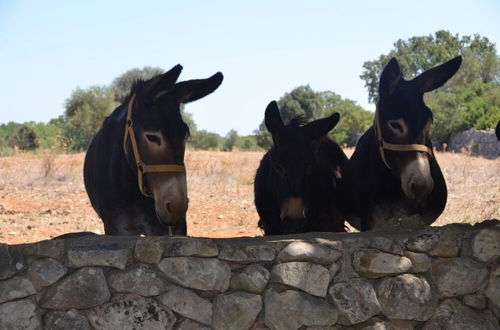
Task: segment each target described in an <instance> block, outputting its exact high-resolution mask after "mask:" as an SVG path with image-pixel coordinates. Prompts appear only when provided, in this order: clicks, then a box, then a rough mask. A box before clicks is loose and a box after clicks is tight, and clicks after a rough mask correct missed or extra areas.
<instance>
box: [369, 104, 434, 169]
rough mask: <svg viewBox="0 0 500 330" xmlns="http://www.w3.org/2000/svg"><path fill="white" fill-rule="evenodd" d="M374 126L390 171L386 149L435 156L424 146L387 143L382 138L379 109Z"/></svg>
mask: <svg viewBox="0 0 500 330" xmlns="http://www.w3.org/2000/svg"><path fill="white" fill-rule="evenodd" d="M374 126H375V136H376V137H377V141H378V150H379V153H380V157H381V158H382V161H383V162H384V164H385V166H387V168H388V169H391V167H390V166H389V163H388V162H387V160H386V159H385V152H384V149H386V150H392V151H421V152H426V153H427V154H429V155H431V156H433V152H432V149H431V148H429V147H428V146H426V145H424V144H392V143H388V142H385V141H384V137H383V136H382V128H381V127H380V118H379V115H378V107H377V108H376V109H375V119H374Z"/></svg>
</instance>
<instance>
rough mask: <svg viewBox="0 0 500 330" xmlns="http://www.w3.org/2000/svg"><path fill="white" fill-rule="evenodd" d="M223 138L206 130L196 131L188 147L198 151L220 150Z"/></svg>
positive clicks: (188, 142)
mask: <svg viewBox="0 0 500 330" xmlns="http://www.w3.org/2000/svg"><path fill="white" fill-rule="evenodd" d="M222 141H223V138H222V137H221V136H220V135H219V134H217V133H211V132H207V131H206V130H199V131H195V132H193V133H192V134H191V137H190V138H189V139H188V141H187V145H188V146H189V147H191V148H193V149H196V150H219V149H220V146H221V145H222Z"/></svg>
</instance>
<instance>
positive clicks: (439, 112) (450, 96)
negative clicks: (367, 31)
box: [360, 30, 500, 147]
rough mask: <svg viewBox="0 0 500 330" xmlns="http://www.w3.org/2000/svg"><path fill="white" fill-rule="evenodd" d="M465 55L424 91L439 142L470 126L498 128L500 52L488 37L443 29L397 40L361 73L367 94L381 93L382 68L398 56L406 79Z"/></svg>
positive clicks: (371, 97) (366, 63)
mask: <svg viewBox="0 0 500 330" xmlns="http://www.w3.org/2000/svg"><path fill="white" fill-rule="evenodd" d="M457 55H462V57H463V63H462V65H461V67H460V69H459V70H458V72H457V73H456V74H455V76H454V77H452V78H451V79H450V81H448V82H447V83H446V84H445V85H444V86H443V87H441V88H439V89H438V90H436V91H434V92H431V93H427V94H425V101H426V103H427V105H428V106H429V107H430V108H431V109H432V111H433V114H434V122H433V125H432V126H431V131H430V134H431V137H432V138H433V140H434V141H435V142H436V143H437V146H438V147H440V146H442V145H443V144H445V143H447V142H448V141H449V139H450V137H451V135H452V134H454V133H456V132H460V131H463V130H467V129H469V128H476V129H489V128H494V127H495V125H496V123H497V122H498V121H499V120H500V57H499V56H498V55H497V53H496V46H495V44H494V43H492V42H491V41H490V40H489V39H488V38H486V37H483V36H480V35H478V34H475V35H472V36H459V35H458V34H456V35H453V34H451V33H450V32H448V31H444V30H440V31H437V32H436V33H435V34H434V35H428V36H418V37H412V38H409V39H408V40H402V39H399V40H398V41H396V42H395V43H394V48H393V49H392V50H391V51H390V52H389V53H387V54H382V55H380V56H379V57H378V59H377V60H372V61H367V62H365V63H364V64H363V73H362V74H361V76H360V78H361V79H363V80H364V81H365V86H366V88H367V89H368V99H369V101H370V102H375V101H376V99H377V96H378V82H379V73H380V72H381V71H382V69H383V67H384V66H385V65H386V64H387V62H388V61H389V60H390V59H391V58H392V57H396V58H397V59H398V62H399V64H400V66H401V70H402V72H403V74H404V76H405V79H412V78H414V77H415V76H417V75H418V74H420V73H422V72H423V71H425V70H428V69H430V68H432V67H434V66H436V65H439V64H442V63H444V62H446V61H448V60H450V59H451V58H453V57H455V56H457Z"/></svg>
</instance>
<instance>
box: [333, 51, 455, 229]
mask: <svg viewBox="0 0 500 330" xmlns="http://www.w3.org/2000/svg"><path fill="white" fill-rule="evenodd" d="M461 63H462V57H460V56H458V57H456V58H454V59H452V60H450V61H448V62H446V63H444V64H441V65H439V66H437V67H434V68H432V69H430V70H427V71H425V72H423V73H422V74H420V75H419V76H417V77H415V78H414V79H412V80H405V79H403V78H402V76H401V69H400V67H399V63H398V61H397V60H396V59H395V58H392V59H391V60H390V61H389V63H388V64H387V66H386V67H385V68H384V70H383V71H382V74H381V76H380V84H379V100H378V102H377V108H376V111H375V119H374V124H373V126H372V127H371V128H369V129H368V130H367V131H366V132H365V133H364V134H363V136H362V137H361V138H360V140H359V141H358V144H357V145H356V149H355V151H354V153H353V155H352V157H351V158H350V159H349V161H348V162H346V163H345V164H344V166H343V167H342V176H343V180H342V188H341V190H342V197H343V201H342V205H343V212H344V213H345V214H347V216H348V219H347V221H348V222H349V223H350V224H351V225H352V226H354V227H355V228H356V229H359V230H361V231H365V230H370V229H378V230H380V229H391V228H392V229H394V228H397V227H406V228H411V227H413V228H416V227H422V226H426V225H430V224H431V223H433V222H434V221H435V220H436V218H437V217H438V216H439V215H440V214H441V213H442V212H443V209H444V207H445V205H446V199H447V189H446V182H445V180H444V178H443V174H442V173H441V170H440V168H439V165H438V163H437V161H436V158H435V157H434V152H433V150H432V143H431V140H430V138H429V127H430V125H431V122H432V112H431V109H429V108H428V107H427V106H426V105H425V103H424V98H423V95H424V93H426V92H429V91H432V90H434V89H436V88H438V87H440V86H442V85H443V84H444V83H445V82H446V81H448V79H450V78H451V77H452V76H453V75H454V74H455V73H456V72H457V70H458V68H459V67H460V64H461Z"/></svg>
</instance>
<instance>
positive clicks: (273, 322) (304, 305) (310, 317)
mask: <svg viewBox="0 0 500 330" xmlns="http://www.w3.org/2000/svg"><path fill="white" fill-rule="evenodd" d="M264 306H265V311H264V321H265V324H266V326H268V327H269V328H271V329H276V330H281V329H283V330H291V329H298V328H300V327H301V326H331V325H334V324H335V323H336V322H337V317H338V316H337V310H336V309H335V308H334V307H333V306H331V305H330V304H328V302H327V301H326V300H325V299H322V298H318V297H313V296H311V295H308V294H307V293H303V292H299V291H294V290H285V291H283V292H278V291H276V290H275V289H273V288H271V289H269V290H267V291H266V292H265V294H264Z"/></svg>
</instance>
